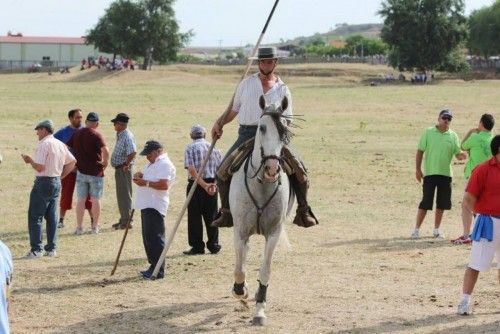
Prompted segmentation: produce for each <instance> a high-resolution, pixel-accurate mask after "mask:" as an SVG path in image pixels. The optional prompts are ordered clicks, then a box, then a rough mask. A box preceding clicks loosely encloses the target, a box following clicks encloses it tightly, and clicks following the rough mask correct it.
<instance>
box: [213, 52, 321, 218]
mask: <svg viewBox="0 0 500 334" xmlns="http://www.w3.org/2000/svg"><path fill="white" fill-rule="evenodd" d="M254 59H257V62H258V66H259V73H255V74H254V75H251V76H249V77H248V78H246V79H244V80H243V81H241V83H240V84H239V86H238V89H237V90H236V93H235V96H234V102H233V104H232V107H231V110H230V111H229V112H228V113H224V114H223V115H222V116H221V117H219V118H218V119H217V121H216V122H215V124H214V125H213V127H212V137H213V138H220V137H221V136H222V127H223V126H224V125H225V124H227V123H229V122H231V121H232V120H233V119H234V118H235V117H236V116H238V122H239V123H240V127H239V129H238V138H237V140H236V142H235V143H234V144H233V146H231V148H230V149H229V150H228V152H227V153H226V156H225V157H224V159H223V161H222V163H221V165H220V167H219V169H218V171H217V186H218V188H219V194H220V198H221V209H220V211H219V215H218V217H217V219H215V220H214V221H213V223H212V225H214V226H217V227H231V226H233V220H232V216H231V212H230V208H229V185H230V183H231V175H232V172H233V171H234V170H235V169H237V168H235V167H234V165H235V164H238V162H241V161H242V157H245V156H246V155H247V154H248V153H250V152H251V151H252V148H253V139H254V138H255V133H256V131H257V123H258V121H259V118H260V116H261V114H262V109H261V108H260V106H259V97H260V96H264V99H265V101H266V103H267V104H274V103H279V102H280V101H281V100H282V99H283V97H285V96H286V97H287V98H288V108H287V109H286V110H285V111H284V112H283V116H285V118H286V119H287V121H286V122H287V125H289V123H290V120H291V117H292V109H293V108H292V99H291V94H290V90H289V89H288V87H287V86H286V85H285V84H284V83H283V81H282V80H281V79H280V78H279V77H278V76H276V75H275V74H274V70H275V68H276V64H277V62H278V55H277V51H276V48H274V47H261V48H259V51H258V56H257V57H256V58H254ZM287 116H288V117H287ZM282 158H283V160H284V164H286V167H285V170H286V171H287V174H288V178H289V179H290V184H291V185H292V187H293V190H294V192H295V195H296V197H297V203H298V206H297V212H296V216H295V219H294V220H293V223H294V224H296V225H299V226H302V227H311V226H314V225H316V224H318V220H317V219H316V217H315V216H314V214H313V212H312V210H311V207H310V206H309V205H308V203H307V190H308V188H309V178H308V176H307V170H306V168H305V166H304V164H303V163H302V161H301V160H300V158H299V157H298V156H297V155H296V154H295V153H294V152H292V150H291V149H290V148H289V147H288V146H284V148H283V151H282Z"/></svg>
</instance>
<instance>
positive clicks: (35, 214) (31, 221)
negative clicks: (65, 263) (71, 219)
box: [28, 176, 61, 252]
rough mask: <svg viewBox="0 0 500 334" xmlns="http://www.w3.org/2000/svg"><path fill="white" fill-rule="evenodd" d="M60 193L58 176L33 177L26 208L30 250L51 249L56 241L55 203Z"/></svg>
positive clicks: (57, 214) (56, 214) (54, 247)
mask: <svg viewBox="0 0 500 334" xmlns="http://www.w3.org/2000/svg"><path fill="white" fill-rule="evenodd" d="M60 193H61V179H60V178H59V177H43V176H39V177H37V178H35V182H34V184H33V189H31V194H30V204H29V209H28V231H29V235H30V245H31V251H32V252H41V251H42V250H43V249H45V250H46V251H53V250H55V249H56V242H57V221H58V220H59V213H58V212H57V205H58V203H59V194H60ZM44 218H45V220H46V223H47V226H46V229H47V245H46V246H45V247H44V248H42V246H43V243H42V223H43V219H44Z"/></svg>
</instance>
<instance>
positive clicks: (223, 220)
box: [211, 177, 233, 227]
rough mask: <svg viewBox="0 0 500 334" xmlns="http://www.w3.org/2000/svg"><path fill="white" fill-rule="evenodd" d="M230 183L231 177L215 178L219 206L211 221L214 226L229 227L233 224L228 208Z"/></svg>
mask: <svg viewBox="0 0 500 334" xmlns="http://www.w3.org/2000/svg"><path fill="white" fill-rule="evenodd" d="M230 184H231V177H228V178H227V179H226V180H222V179H221V178H219V177H218V178H217V188H218V189H219V195H220V202H221V208H220V209H219V213H218V214H217V217H215V219H214V221H213V222H212V224H211V225H212V226H214V227H231V226H233V216H232V215H231V211H230V210H229V185H230Z"/></svg>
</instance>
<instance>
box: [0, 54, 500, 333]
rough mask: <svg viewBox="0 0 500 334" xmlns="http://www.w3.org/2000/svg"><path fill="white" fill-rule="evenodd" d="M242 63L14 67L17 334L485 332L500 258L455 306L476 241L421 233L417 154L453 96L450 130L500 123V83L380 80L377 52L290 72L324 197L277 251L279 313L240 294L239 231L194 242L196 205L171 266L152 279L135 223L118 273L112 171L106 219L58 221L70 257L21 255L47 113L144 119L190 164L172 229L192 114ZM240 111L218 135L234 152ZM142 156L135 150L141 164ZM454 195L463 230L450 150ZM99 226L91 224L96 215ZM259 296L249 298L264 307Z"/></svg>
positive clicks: (62, 248) (459, 175) (11, 137)
mask: <svg viewBox="0 0 500 334" xmlns="http://www.w3.org/2000/svg"><path fill="white" fill-rule="evenodd" d="M241 72H242V68H240V67H226V68H218V67H210V66H187V65H186V66H180V65H179V66H169V67H157V68H154V69H153V71H151V72H143V71H135V72H123V73H116V74H112V75H108V74H106V73H104V72H95V71H87V72H79V71H77V70H74V71H73V72H72V73H71V74H66V75H60V74H54V75H52V76H48V75H47V74H41V73H38V74H16V75H2V76H0V106H1V107H0V151H1V152H2V154H3V156H4V162H3V164H2V166H1V168H0V178H1V180H2V181H1V182H0V239H1V240H3V241H4V242H5V243H6V244H7V245H8V246H9V247H10V249H11V250H12V252H13V255H14V257H15V274H14V284H15V285H14V290H13V296H12V305H11V327H12V331H13V333H146V332H149V333H198V332H208V333H233V332H238V333H240V332H241V333H250V332H252V333H253V332H262V333H266V332H268V333H275V332H282V333H295V332H304V333H381V332H398V333H415V332H421V333H431V332H432V333H436V332H437V333H447V332H453V333H471V332H474V333H488V332H491V333H493V332H498V328H499V327H500V320H499V318H500V308H499V302H498V301H499V297H500V288H499V287H500V286H499V284H498V280H497V277H496V272H494V271H492V272H489V273H486V274H484V275H481V276H480V279H479V282H478V284H477V286H476V291H475V293H474V300H475V314H474V315H473V316H470V317H461V316H457V315H455V312H456V304H457V302H458V298H459V296H460V293H461V281H462V276H463V270H464V266H465V264H466V263H467V258H468V253H469V247H466V246H453V245H451V244H450V242H449V241H448V240H434V239H433V238H432V237H431V235H432V226H433V217H432V216H429V217H428V218H427V219H426V221H425V222H424V225H423V228H422V234H423V238H421V239H420V240H418V241H413V240H410V239H409V235H410V233H411V231H412V229H413V225H414V216H415V213H416V207H417V204H418V202H419V200H420V197H421V188H420V186H419V184H418V183H417V182H416V180H415V178H414V155H415V149H416V144H417V141H418V138H419V136H420V133H421V131H422V130H423V129H424V128H425V127H427V126H431V125H433V124H434V123H435V122H436V120H437V113H438V112H439V110H440V109H441V108H443V107H449V108H451V109H453V111H454V113H455V118H454V120H453V124H452V128H453V129H454V130H455V131H456V132H457V133H458V134H459V136H460V137H462V136H463V135H464V134H465V133H466V132H467V131H468V130H469V129H470V128H471V127H473V126H476V124H477V121H478V119H479V117H480V115H481V114H482V113H485V112H489V113H492V114H494V115H495V116H496V117H497V119H500V115H499V114H498V112H499V107H500V94H499V93H498V92H499V91H500V81H475V82H473V81H471V82H463V81H459V80H447V81H441V82H436V83H433V84H431V85H426V86H412V85H410V84H407V85H398V84H395V85H380V86H377V87H370V86H369V85H367V84H366V83H367V82H369V81H370V80H371V79H372V78H374V77H379V76H380V74H384V73H387V72H389V70H388V69H387V68H385V67H377V66H368V65H347V64H344V65H342V64H338V65H300V66H299V65H297V66H286V67H283V68H281V72H282V74H283V79H284V80H285V81H286V82H287V83H288V84H289V86H290V89H291V91H292V94H293V99H294V101H293V102H294V108H295V110H294V112H295V114H300V115H303V118H305V119H306V121H305V122H302V123H299V125H300V126H301V128H299V129H295V130H294V132H295V134H296V136H295V138H294V139H293V142H292V143H293V146H294V147H295V148H296V150H297V151H299V152H300V153H301V155H302V157H303V159H304V161H305V162H306V164H307V165H308V167H309V169H310V173H311V195H310V200H311V203H312V206H313V208H314V211H315V213H316V215H317V216H318V218H319V220H320V225H319V226H316V227H314V228H311V229H307V230H304V229H301V228H299V227H296V226H293V225H292V224H290V223H288V224H287V231H288V236H289V239H290V242H291V245H292V247H291V249H290V250H287V249H285V248H284V247H278V249H277V252H276V254H275V260H274V264H273V267H272V270H273V272H272V275H271V282H270V287H269V290H268V291H269V292H268V312H267V313H268V317H269V321H268V326H267V327H266V328H263V329H256V328H253V327H251V325H250V320H251V317H252V313H251V310H250V311H249V310H245V309H243V308H241V306H240V305H239V304H238V302H237V301H236V300H234V299H233V298H232V297H231V295H230V288H231V286H232V282H233V275H232V272H233V250H232V230H230V229H224V230H221V232H220V234H221V244H222V246H223V249H222V251H221V253H219V254H218V255H205V256H196V257H186V256H183V254H182V251H183V250H186V249H187V248H188V245H187V228H186V221H185V220H186V218H185V217H184V219H183V221H182V222H181V225H180V228H179V230H178V234H177V235H176V238H175V239H174V243H173V245H172V247H171V250H170V252H169V254H168V257H167V277H166V279H164V280H159V281H154V282H151V281H143V280H142V279H140V278H139V277H138V274H137V273H138V271H139V270H142V269H143V268H145V266H146V260H145V254H144V250H143V246H142V239H141V234H140V228H139V226H140V224H139V222H138V220H136V224H135V226H134V228H133V229H132V230H131V231H130V234H129V237H128V239H127V241H126V245H125V249H124V252H123V253H122V261H121V263H120V266H119V268H118V270H117V273H116V274H115V275H114V276H113V277H110V276H109V273H110V271H111V268H112V265H113V261H114V258H115V256H116V252H117V250H118V246H119V244H120V240H121V238H122V232H118V231H114V230H112V229H111V224H113V223H115V222H116V220H117V218H118V210H117V207H116V199H115V193H114V178H113V177H112V175H113V172H112V170H108V171H107V176H106V181H105V195H104V200H103V219H102V233H101V234H99V235H91V234H88V233H87V234H85V235H83V236H73V235H72V232H73V229H74V224H75V217H74V211H71V212H68V214H67V219H66V221H67V222H66V227H65V228H64V229H62V230H60V238H59V250H58V256H57V257H55V258H42V259H39V260H25V259H22V256H23V255H24V254H25V253H26V252H27V251H28V248H29V241H28V233H27V217H26V216H27V206H28V197H29V192H30V190H31V185H32V181H33V171H32V170H31V168H29V166H27V165H25V164H24V163H23V161H22V159H21V157H20V154H21V153H27V154H32V153H33V151H34V148H35V146H36V142H37V137H36V136H35V132H34V131H33V127H34V125H35V124H36V123H37V122H38V121H39V120H40V119H43V118H51V119H52V120H54V122H55V123H56V125H57V126H58V127H59V126H63V125H65V123H66V112H67V111H68V110H69V109H71V108H74V107H80V108H82V109H83V110H84V112H85V113H86V112H89V111H96V112H98V113H99V115H100V117H101V125H100V128H99V129H100V130H101V131H102V133H103V134H104V136H105V138H106V139H107V141H108V143H109V145H110V147H113V145H114V131H113V127H112V124H111V122H109V120H111V119H112V118H113V116H114V115H115V114H116V113H118V112H126V113H128V114H129V115H130V116H131V122H130V129H131V130H132V132H133V133H134V134H135V137H136V140H137V142H138V146H141V147H142V145H143V144H144V142H145V141H146V140H148V139H151V138H155V139H158V140H160V141H161V142H162V143H164V144H165V146H166V150H167V151H168V154H169V155H170V158H171V159H172V161H173V162H174V164H175V165H176V167H177V175H178V177H177V184H176V185H175V186H174V187H173V188H172V191H171V195H170V198H171V204H170V209H169V214H168V217H167V230H168V231H170V229H171V228H172V225H173V222H174V221H175V218H176V217H177V215H178V213H179V211H180V209H181V207H182V205H183V203H184V199H185V186H186V174H185V171H184V170H183V152H184V148H185V145H187V144H188V143H189V142H190V139H189V129H190V126H191V125H192V124H195V123H202V124H204V125H205V126H207V127H211V124H212V123H213V122H214V120H215V119H216V117H217V116H218V115H219V114H220V113H221V112H222V111H223V110H224V109H225V107H226V106H227V103H228V101H229V99H230V97H231V95H232V93H233V91H234V88H235V85H236V83H237V81H238V79H239V76H240V75H241ZM236 128H237V127H236V124H230V125H228V126H227V127H226V128H225V129H224V130H225V134H224V136H223V138H222V139H221V140H220V141H219V142H218V143H217V146H218V147H219V148H220V149H221V150H223V151H224V150H225V149H227V148H228V147H229V146H230V145H231V144H232V142H233V140H234V139H235V132H236ZM145 162H146V160H145V159H144V158H139V160H138V163H137V165H138V167H139V168H142V167H143V166H144V165H145ZM453 169H454V173H455V178H454V180H453V186H454V192H453V209H452V210H451V211H449V212H446V213H445V216H444V219H443V225H442V227H443V229H444V231H445V233H446V235H447V236H449V237H450V238H451V237H456V236H458V235H459V233H460V231H461V221H460V201H461V196H462V190H463V184H464V179H463V169H464V165H463V163H458V162H454V165H453ZM85 224H86V226H85V228H86V230H87V231H88V230H89V229H90V224H89V222H88V218H86V221H85ZM262 249H263V240H262V239H261V238H259V237H254V238H252V239H251V252H250V255H249V265H248V277H247V280H248V283H249V285H250V295H251V296H253V294H254V292H255V289H256V286H257V282H256V279H257V270H258V268H259V265H260V258H261V253H262ZM251 306H253V305H252V303H251Z"/></svg>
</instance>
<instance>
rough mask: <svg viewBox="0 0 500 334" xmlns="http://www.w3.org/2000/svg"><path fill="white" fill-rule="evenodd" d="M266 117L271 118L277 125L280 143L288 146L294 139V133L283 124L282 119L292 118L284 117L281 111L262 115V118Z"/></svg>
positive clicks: (267, 112) (289, 117)
mask: <svg viewBox="0 0 500 334" xmlns="http://www.w3.org/2000/svg"><path fill="white" fill-rule="evenodd" d="M264 115H267V116H270V117H271V119H272V120H273V121H274V124H275V125H276V129H277V130H278V135H279V138H280V141H281V142H283V144H285V145H288V144H289V143H290V140H291V138H292V137H293V133H292V131H290V129H289V128H288V126H286V125H285V124H283V123H282V122H281V119H282V118H284V119H291V118H292V116H287V115H283V114H281V113H280V112H279V111H266V112H264V113H263V114H262V116H264Z"/></svg>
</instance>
